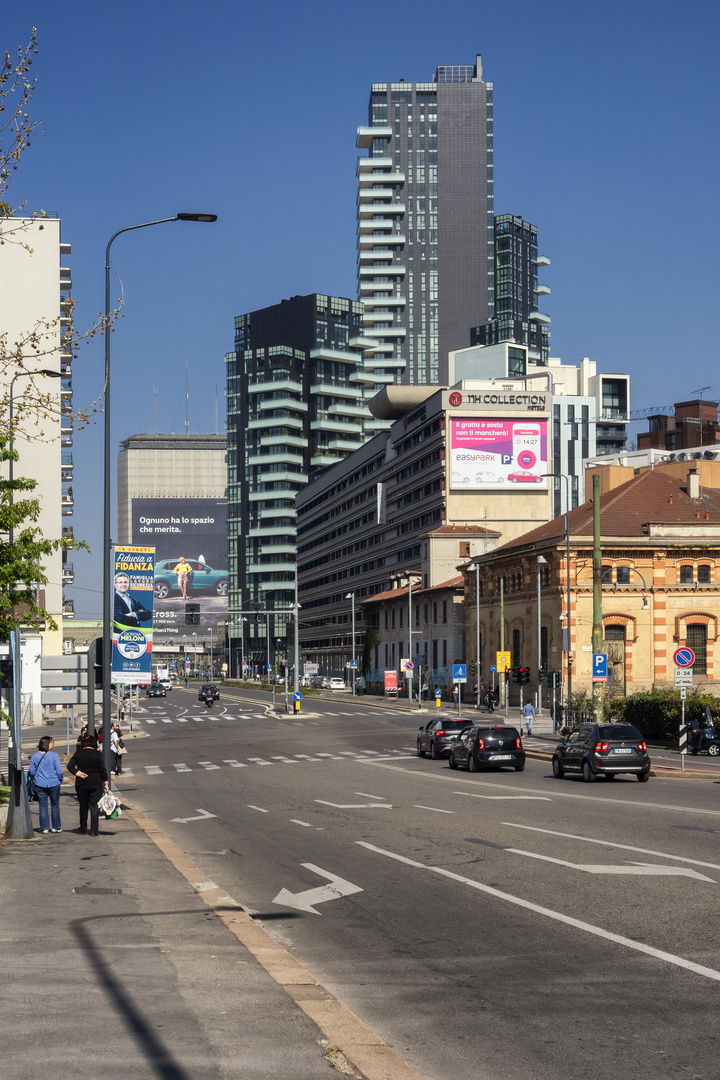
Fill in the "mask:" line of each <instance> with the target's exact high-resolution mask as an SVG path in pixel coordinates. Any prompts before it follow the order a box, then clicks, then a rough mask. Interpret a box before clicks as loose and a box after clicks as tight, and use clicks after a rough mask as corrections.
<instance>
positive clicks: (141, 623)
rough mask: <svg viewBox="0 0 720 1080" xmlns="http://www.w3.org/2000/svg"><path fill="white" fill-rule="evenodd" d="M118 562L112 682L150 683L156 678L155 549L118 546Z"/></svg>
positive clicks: (114, 593)
mask: <svg viewBox="0 0 720 1080" xmlns="http://www.w3.org/2000/svg"><path fill="white" fill-rule="evenodd" d="M114 565H115V571H114V578H113V585H114V588H113V633H112V665H111V669H112V670H111V677H112V681H113V682H116V683H149V682H151V680H152V643H153V593H154V587H155V549H154V548H151V547H117V548H115V552H114Z"/></svg>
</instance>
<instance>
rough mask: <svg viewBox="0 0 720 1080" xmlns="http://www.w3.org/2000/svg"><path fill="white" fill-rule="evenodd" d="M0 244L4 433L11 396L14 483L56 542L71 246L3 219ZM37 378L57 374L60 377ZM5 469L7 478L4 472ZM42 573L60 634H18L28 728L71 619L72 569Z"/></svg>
mask: <svg viewBox="0 0 720 1080" xmlns="http://www.w3.org/2000/svg"><path fill="white" fill-rule="evenodd" d="M0 237H1V238H2V247H1V248H0V250H1V251H2V257H0V297H2V304H1V306H0V354H2V356H3V361H2V368H1V370H0V394H1V395H2V402H3V412H4V417H5V421H6V423H5V431H7V429H8V423H7V422H8V420H9V412H10V395H11V393H12V404H13V416H14V425H13V427H14V430H13V438H14V448H15V450H16V451H17V453H18V461H17V462H15V465H14V475H15V477H16V478H19V477H29V478H31V479H34V480H36V481H37V486H36V488H35V490H34V492H32V495H31V497H32V498H36V499H38V500H39V502H40V517H39V519H38V521H37V526H38V528H39V529H40V531H41V532H42V535H43V536H44V537H45V538H46V539H49V540H57V539H60V537H61V535H63V532H69V533H70V534H72V530H71V527H70V525H69V518H70V516H71V514H72V509H73V493H72V467H73V462H72V452H71V449H70V448H71V447H72V418H71V416H70V410H71V398H72V382H71V363H72V355H71V353H70V352H69V351H68V350H67V349H66V348H65V345H64V341H63V338H64V335H65V334H66V333H67V330H68V328H69V325H70V312H69V308H68V303H69V293H70V289H71V284H72V283H71V279H70V271H69V269H67V268H66V266H65V262H66V257H67V256H68V255H69V254H70V245H69V244H65V243H63V242H62V240H61V225H60V220H59V219H58V218H38V219H36V220H32V219H22V218H3V219H0ZM41 371H51V372H56V373H58V377H55V378H52V377H48V376H46V375H41V374H40V372H41ZM33 372H35V373H37V374H35V375H34V377H33V375H32V373H33ZM3 468H4V475H5V476H7V475H8V469H7V464H5V465H4V466H3ZM45 570H46V574H47V579H48V580H47V584H46V585H44V586H42V588H40V589H39V590H38V599H39V602H40V604H41V605H42V606H43V607H44V608H45V609H46V610H47V611H48V613H49V614H50V615H51V616H52V618H53V619H54V621H55V623H56V624H57V627H58V628H57V630H50V629H47V630H45V631H43V632H41V633H40V634H35V633H28V634H23V647H22V648H23V717H24V720H25V721H28V720H29V719H30V718H31V717H33V718H35V719H38V718H39V717H40V716H41V709H40V674H39V673H40V664H39V663H37V662H36V661H37V659H38V657H39V656H40V655H41V654H42V653H44V654H46V655H59V654H60V653H61V652H62V640H63V630H62V625H63V615H65V617H66V618H68V617H70V618H71V617H72V614H73V610H72V602H68V603H66V604H64V603H63V584H70V583H71V582H72V579H73V575H72V563H71V562H68V561H67V560H64V559H63V555H62V553H61V552H59V551H58V552H55V553H53V554H52V555H50V556H49V557H48V558H47V560H46V564H45Z"/></svg>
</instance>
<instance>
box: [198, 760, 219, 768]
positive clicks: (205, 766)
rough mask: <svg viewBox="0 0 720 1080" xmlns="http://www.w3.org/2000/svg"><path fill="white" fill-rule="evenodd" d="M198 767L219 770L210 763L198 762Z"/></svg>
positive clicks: (217, 766)
mask: <svg viewBox="0 0 720 1080" xmlns="http://www.w3.org/2000/svg"><path fill="white" fill-rule="evenodd" d="M198 765H202V767H203V769H219V768H220V766H219V765H213V763H212V761H198Z"/></svg>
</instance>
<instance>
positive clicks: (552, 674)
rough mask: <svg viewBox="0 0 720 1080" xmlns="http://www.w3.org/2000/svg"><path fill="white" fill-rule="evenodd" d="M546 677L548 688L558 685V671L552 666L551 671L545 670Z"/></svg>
mask: <svg viewBox="0 0 720 1080" xmlns="http://www.w3.org/2000/svg"><path fill="white" fill-rule="evenodd" d="M546 679H547V685H548V690H552V689H553V687H554V686H559V685H560V683H561V681H562V680H561V678H560V672H559V671H557V670H556V669H555V668H553V669H552V671H548V672H546Z"/></svg>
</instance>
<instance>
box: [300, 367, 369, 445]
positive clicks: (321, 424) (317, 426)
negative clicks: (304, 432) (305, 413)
mask: <svg viewBox="0 0 720 1080" xmlns="http://www.w3.org/2000/svg"><path fill="white" fill-rule="evenodd" d="M351 378H352V376H351ZM310 427H311V429H312V430H313V431H337V432H339V433H340V434H344V435H346V436H348V435H356V436H357V439H358V442H357V443H356V444H355V446H356V447H357V446H359V445H360V442H361V440H362V424H347V423H344V422H343V421H342V420H333V419H330V417H327V418H326V419H321V420H313V421H312V423H311V424H310Z"/></svg>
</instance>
